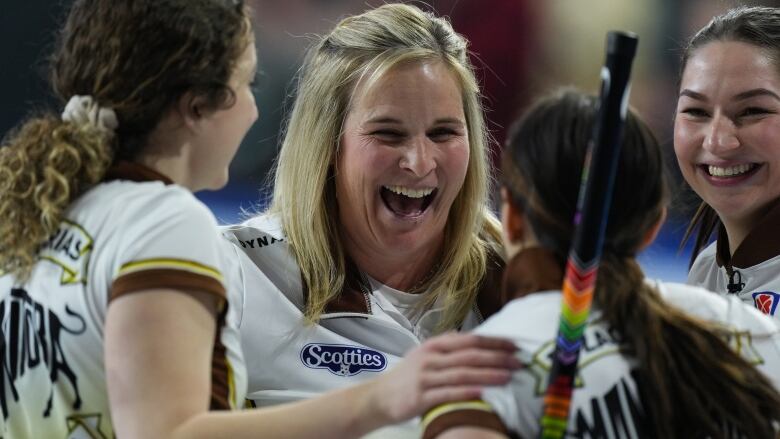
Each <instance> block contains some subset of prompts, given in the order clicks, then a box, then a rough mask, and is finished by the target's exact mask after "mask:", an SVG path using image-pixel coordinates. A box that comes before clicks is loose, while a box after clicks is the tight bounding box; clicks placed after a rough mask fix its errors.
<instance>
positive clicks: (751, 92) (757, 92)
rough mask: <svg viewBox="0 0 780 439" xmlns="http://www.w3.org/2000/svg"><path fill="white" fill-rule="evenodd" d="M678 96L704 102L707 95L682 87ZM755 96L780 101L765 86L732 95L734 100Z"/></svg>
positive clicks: (778, 97) (779, 97)
mask: <svg viewBox="0 0 780 439" xmlns="http://www.w3.org/2000/svg"><path fill="white" fill-rule="evenodd" d="M680 96H681V97H682V96H687V97H689V98H691V99H696V100H697V101H704V102H706V101H707V100H708V99H707V97H706V96H704V95H703V94H701V93H697V92H695V91H693V90H689V89H687V88H686V89H683V90H682V91H681V92H680ZM756 96H769V97H772V98H775V99H777V100H778V101H780V96H778V95H777V93H775V92H773V91H771V90H767V89H765V88H754V89H752V90H748V91H743V92H742V93H738V94H737V95H736V96H734V100H736V101H744V100H745V99H750V98H753V97H756Z"/></svg>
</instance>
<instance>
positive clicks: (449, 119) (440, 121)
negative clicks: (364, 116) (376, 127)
mask: <svg viewBox="0 0 780 439" xmlns="http://www.w3.org/2000/svg"><path fill="white" fill-rule="evenodd" d="M365 123H366V124H380V123H389V124H395V125H402V124H403V122H401V121H400V120H399V119H396V118H394V117H389V116H378V117H375V118H372V119H369V120H367V121H366V122H365ZM433 123H434V125H438V124H456V125H465V124H466V123H465V122H464V121H462V120H460V119H458V118H456V117H442V118H439V119H436V120H435V121H433Z"/></svg>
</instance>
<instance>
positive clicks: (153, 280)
mask: <svg viewBox="0 0 780 439" xmlns="http://www.w3.org/2000/svg"><path fill="white" fill-rule="evenodd" d="M157 288H170V289H174V290H198V291H204V292H207V293H212V294H215V295H216V296H218V297H220V298H222V299H224V298H225V297H226V293H225V287H224V286H223V285H222V283H221V282H220V281H219V280H217V279H215V278H214V277H212V276H207V275H204V274H199V273H193V272H191V271H183V270H177V269H171V268H151V269H148V270H139V271H133V272H130V273H127V274H120V275H119V276H118V277H117V278H116V279H114V282H113V284H112V285H111V294H110V297H109V300H114V299H116V298H117V297H119V296H122V295H124V294H128V293H133V292H136V291H142V290H149V289H157Z"/></svg>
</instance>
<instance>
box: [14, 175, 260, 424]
mask: <svg viewBox="0 0 780 439" xmlns="http://www.w3.org/2000/svg"><path fill="white" fill-rule="evenodd" d="M170 183H171V182H170V181H168V180H167V179H166V178H165V177H164V176H161V175H159V174H157V173H155V172H154V171H151V170H149V169H147V168H143V167H140V166H138V165H132V164H128V163H125V164H121V165H119V166H117V167H115V168H114V169H112V170H111V172H110V173H109V178H108V179H107V181H105V182H103V183H101V184H99V185H97V186H96V187H94V188H93V189H91V190H89V191H88V192H86V193H85V194H83V195H82V196H81V197H79V199H77V200H76V201H75V202H74V203H73V204H72V206H71V207H70V208H69V209H68V211H67V212H66V214H65V219H64V220H63V221H62V222H61V223H60V225H59V228H58V230H57V232H56V233H54V234H53V235H52V236H51V237H50V238H49V240H48V241H47V242H46V243H44V244H43V245H42V246H41V249H40V251H39V256H40V260H39V261H38V262H37V264H36V266H35V268H34V270H33V273H32V276H31V278H30V280H29V281H27V282H25V283H23V284H21V283H17V282H16V281H15V280H14V279H13V278H12V277H11V276H8V275H7V276H2V277H0V321H1V322H2V328H3V331H2V335H3V339H2V341H3V345H2V374H3V376H2V378H1V379H0V398H2V399H1V401H2V418H1V419H2V425H1V426H2V428H0V437H4V438H33V437H35V438H44V437H45V438H55V439H56V438H62V439H64V438H104V437H105V438H110V437H113V436H114V432H113V428H112V425H111V418H110V412H109V405H108V398H107V389H106V384H105V370H104V367H103V328H104V321H105V316H106V311H107V308H108V306H109V304H110V302H111V300H113V299H115V298H117V297H119V296H122V295H125V294H132V293H134V292H137V291H141V290H146V289H156V288H166V289H177V290H185V291H191V290H198V291H204V292H207V293H211V294H213V295H215V296H217V297H219V298H220V300H221V301H222V303H223V304H225V305H226V302H225V298H226V291H225V287H224V284H225V279H224V277H223V272H224V269H223V266H224V265H225V258H226V257H228V256H227V255H226V252H228V251H230V252H232V249H231V248H230V247H229V246H226V245H225V243H224V242H223V240H222V239H221V238H220V237H219V235H218V233H217V225H216V221H215V219H214V217H213V215H212V214H211V213H210V212H209V211H208V209H207V208H206V207H205V206H204V205H203V204H202V203H200V202H199V201H197V199H195V198H194V197H193V196H192V194H191V193H190V192H189V191H187V190H186V189H184V188H182V187H179V186H176V185H173V184H170ZM230 311H231V309H230V308H228V307H227V306H224V307H223V312H222V313H221V315H220V328H221V330H220V331H219V332H218V335H217V337H216V339H215V341H214V356H213V367H212V370H213V378H214V379H213V381H212V390H213V395H212V404H211V407H212V409H229V408H232V407H237V406H240V405H241V402H240V401H243V395H244V389H245V384H246V379H245V371H244V368H243V361H242V359H241V354H240V348H239V337H238V332H237V327H236V325H235V324H233V322H234V320H235V316H234V313H231V312H230ZM174 317H175V316H172V318H174ZM139 324H143V322H139Z"/></svg>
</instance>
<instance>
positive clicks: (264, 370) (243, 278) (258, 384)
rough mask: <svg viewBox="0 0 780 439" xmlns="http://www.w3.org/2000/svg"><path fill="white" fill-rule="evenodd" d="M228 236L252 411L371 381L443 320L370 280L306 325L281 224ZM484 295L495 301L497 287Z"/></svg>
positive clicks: (248, 227)
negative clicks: (409, 306)
mask: <svg viewBox="0 0 780 439" xmlns="http://www.w3.org/2000/svg"><path fill="white" fill-rule="evenodd" d="M224 233H225V236H226V238H227V239H229V240H230V241H231V242H233V243H234V244H235V246H236V249H237V250H238V253H239V261H240V264H235V267H234V268H235V270H236V272H235V273H231V274H230V275H229V276H228V278H229V279H231V281H237V283H235V284H229V285H228V290H229V291H230V294H233V292H242V294H240V296H241V297H236V298H235V299H233V298H231V302H233V301H236V302H239V301H240V302H241V303H243V307H242V309H243V313H242V316H241V318H240V329H241V337H242V350H243V353H244V358H245V361H246V364H247V370H248V374H249V389H248V398H249V399H250V401H251V403H252V404H253V405H255V406H258V407H262V406H269V405H275V404H281V403H285V402H290V401H296V400H300V399H304V398H309V397H312V396H316V395H319V394H321V393H324V392H327V391H330V390H334V389H339V388H342V387H346V386H350V385H354V384H357V383H360V382H364V381H366V380H369V379H371V378H374V377H376V375H377V374H379V373H382V372H384V371H386V370H389V369H390V368H392V367H393V366H394V365H395V364H397V363H398V362H399V361H401V358H402V357H403V355H404V354H405V353H406V352H408V351H409V350H410V349H412V348H414V347H416V346H417V345H419V344H420V342H421V341H422V340H424V339H426V338H427V337H429V336H430V335H431V334H432V333H433V331H434V328H435V327H436V325H437V324H438V323H439V320H440V318H441V315H442V307H441V306H439V304H435V305H434V306H433V308H432V309H429V310H427V311H425V312H423V313H422V314H421V315H416V314H415V313H409V312H408V311H407V310H406V309H403V306H401V307H400V308H401V309H399V307H397V306H396V305H399V303H400V302H403V299H402V298H399V296H400V295H399V294H398V292H397V291H389V287H387V286H386V285H382V284H381V283H379V282H376V281H370V280H368V279H365V280H366V281H365V282H357V283H355V282H347V285H346V287H345V290H344V291H343V292H342V294H341V296H340V297H339V298H338V299H337V300H336V301H334V302H333V303H330V304H328V306H327V307H326V310H325V312H324V313H323V314H322V317H321V319H320V321H319V322H318V324H316V325H307V324H306V323H305V321H304V317H303V310H304V309H305V296H306V294H305V292H304V290H303V286H302V281H301V274H300V270H299V268H298V265H297V263H296V261H295V258H294V256H293V255H292V253H291V251H290V248H289V244H288V242H287V241H286V240H285V236H284V233H283V232H282V229H281V225H280V223H279V221H278V220H277V219H276V218H275V217H273V216H269V215H264V216H259V217H256V218H252V219H250V220H248V221H246V222H245V223H243V224H241V225H236V226H231V227H228V228H225V229H224ZM498 271H499V270H495V272H496V273H497V272H498ZM497 284H498V279H497V278H496V279H495V285H497ZM483 291H485V292H486V293H487V292H491V291H494V292H495V294H496V297H498V296H497V294H498V288H487V289H483ZM483 296H484V294H483ZM484 302H485V301H483V302H481V304H482V303H484ZM483 308H487V307H486V306H483ZM495 309H498V306H496V307H495ZM410 318H411V321H410ZM481 320H482V318H481V315H480V313H479V311H478V310H477V309H476V307H475V309H474V311H473V312H471V313H470V314H469V315H468V316H467V318H466V321H465V322H464V325H463V327H464V328H473V327H475V326H476V325H477V324H479V322H480V321H481ZM416 429H417V427H416V426H414V434H413V436H415V437H416V436H418V435H419V433H418V432H417V430H416ZM386 434H390V433H388V432H386ZM393 434H394V433H393Z"/></svg>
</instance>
